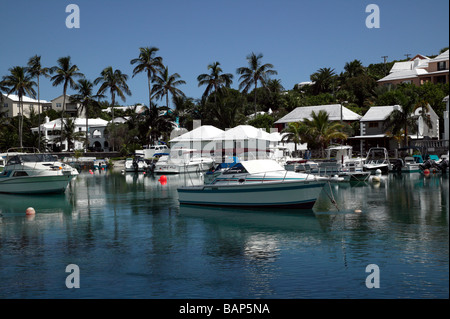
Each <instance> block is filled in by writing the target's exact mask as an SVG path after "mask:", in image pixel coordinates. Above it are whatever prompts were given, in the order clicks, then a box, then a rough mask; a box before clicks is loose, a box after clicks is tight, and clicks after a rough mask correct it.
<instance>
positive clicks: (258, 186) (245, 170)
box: [178, 160, 328, 209]
mask: <svg viewBox="0 0 450 319" xmlns="http://www.w3.org/2000/svg"><path fill="white" fill-rule="evenodd" d="M327 181H328V179H327V178H324V177H320V176H315V175H310V174H300V173H295V172H292V171H287V170H285V169H284V168H283V167H282V166H281V165H280V164H278V163H277V162H276V161H274V160H250V161H242V162H239V163H236V164H235V165H234V166H232V167H230V168H229V169H228V170H225V171H224V172H222V173H221V175H220V176H218V177H217V178H216V179H215V180H214V181H213V182H212V183H211V184H205V185H201V186H184V187H179V188H178V196H179V202H180V204H185V205H203V206H231V207H251V208H252V207H271V208H275V207H280V208H305V209H310V208H312V207H313V206H314V204H315V202H316V200H317V198H318V197H319V194H320V193H321V191H322V188H323V186H324V185H325V183H326V182H327Z"/></svg>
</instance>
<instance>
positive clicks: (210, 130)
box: [170, 125, 224, 143]
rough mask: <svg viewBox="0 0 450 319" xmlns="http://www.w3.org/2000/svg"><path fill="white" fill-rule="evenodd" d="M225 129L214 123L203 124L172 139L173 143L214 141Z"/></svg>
mask: <svg viewBox="0 0 450 319" xmlns="http://www.w3.org/2000/svg"><path fill="white" fill-rule="evenodd" d="M223 132H224V131H223V130H221V129H219V128H217V127H215V126H212V125H202V126H199V127H197V128H196V129H193V130H192V131H190V132H187V133H185V134H183V135H180V136H178V137H176V138H174V139H171V140H170V142H171V143H175V142H190V141H212V140H213V139H214V138H215V137H216V136H218V135H220V134H221V133H223Z"/></svg>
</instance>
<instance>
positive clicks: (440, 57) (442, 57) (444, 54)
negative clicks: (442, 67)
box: [431, 50, 449, 62]
mask: <svg viewBox="0 0 450 319" xmlns="http://www.w3.org/2000/svg"><path fill="white" fill-rule="evenodd" d="M448 59H449V57H448V50H447V51H445V52H442V53H441V54H439V55H438V56H437V57H435V58H434V59H432V60H431V62H439V61H445V60H448Z"/></svg>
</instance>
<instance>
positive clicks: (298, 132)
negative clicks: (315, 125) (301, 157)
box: [281, 122, 307, 154]
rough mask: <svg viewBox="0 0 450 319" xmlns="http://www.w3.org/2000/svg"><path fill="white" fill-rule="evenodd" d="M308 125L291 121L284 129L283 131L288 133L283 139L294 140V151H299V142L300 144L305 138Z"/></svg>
mask: <svg viewBox="0 0 450 319" xmlns="http://www.w3.org/2000/svg"><path fill="white" fill-rule="evenodd" d="M306 131H307V127H306V126H305V125H304V124H303V123H302V122H292V123H289V124H288V126H287V127H286V128H285V129H284V130H283V131H282V133H286V134H285V135H284V136H283V137H282V139H281V140H282V141H283V142H284V141H286V142H293V143H294V147H295V148H294V152H295V154H296V153H297V144H300V143H301V142H302V141H303V140H305V139H306V138H305V136H306Z"/></svg>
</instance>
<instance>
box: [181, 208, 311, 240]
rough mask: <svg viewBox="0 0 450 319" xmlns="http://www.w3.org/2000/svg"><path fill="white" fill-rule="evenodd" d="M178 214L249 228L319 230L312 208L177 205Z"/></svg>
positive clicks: (271, 231)
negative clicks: (178, 208)
mask: <svg viewBox="0 0 450 319" xmlns="http://www.w3.org/2000/svg"><path fill="white" fill-rule="evenodd" d="M179 212H180V216H184V217H190V218H197V219H201V220H203V221H204V222H207V223H211V224H217V225H221V226H225V227H239V228H242V227H244V228H245V229H247V230H249V231H257V232H268V233H274V232H277V231H283V232H284V233H285V232H288V231H292V232H302V231H308V232H309V231H320V227H319V223H318V222H317V219H316V218H315V215H314V211H313V210H312V209H299V210H293V209H277V210H273V209H268V208H257V209H251V208H245V209H243V208H226V207H206V206H192V205H180V211H179Z"/></svg>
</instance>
